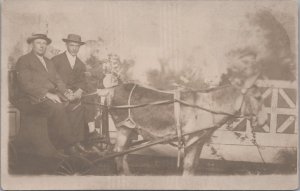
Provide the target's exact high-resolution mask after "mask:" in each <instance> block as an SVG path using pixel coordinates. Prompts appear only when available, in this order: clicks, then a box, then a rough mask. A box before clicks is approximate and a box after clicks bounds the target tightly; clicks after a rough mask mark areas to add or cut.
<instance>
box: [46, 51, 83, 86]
mask: <svg viewBox="0 0 300 191" xmlns="http://www.w3.org/2000/svg"><path fill="white" fill-rule="evenodd" d="M52 61H53V63H54V66H55V68H56V70H57V72H58V74H59V75H60V77H61V79H62V80H63V81H64V82H65V84H66V85H67V88H68V89H71V90H73V91H76V90H77V89H79V88H80V89H82V90H84V91H86V85H87V84H86V78H85V71H86V67H85V65H84V63H83V62H82V61H81V60H80V59H79V58H76V61H75V65H74V68H73V69H72V68H71V65H70V63H69V60H68V57H67V55H66V52H64V53H62V54H59V55H57V56H55V57H53V58H52Z"/></svg>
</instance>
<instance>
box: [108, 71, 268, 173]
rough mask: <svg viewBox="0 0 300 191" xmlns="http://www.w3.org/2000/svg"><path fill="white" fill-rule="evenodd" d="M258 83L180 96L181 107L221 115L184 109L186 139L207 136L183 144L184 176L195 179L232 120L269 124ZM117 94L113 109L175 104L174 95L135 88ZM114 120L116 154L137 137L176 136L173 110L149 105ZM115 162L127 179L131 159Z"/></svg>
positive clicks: (119, 111) (248, 81)
mask: <svg viewBox="0 0 300 191" xmlns="http://www.w3.org/2000/svg"><path fill="white" fill-rule="evenodd" d="M256 79H257V76H254V77H250V78H248V79H245V80H244V82H243V83H241V82H239V83H237V82H235V81H232V83H231V84H229V85H225V86H222V87H219V88H216V89H212V90H211V91H207V92H197V91H184V92H182V93H181V97H180V100H181V101H182V103H188V104H191V105H196V106H201V107H203V108H207V109H209V110H211V111H220V113H218V112H217V113H214V112H211V111H208V110H203V109H199V108H195V107H190V106H189V105H188V104H181V106H180V116H179V118H180V126H181V129H182V133H189V132H193V131H197V130H201V129H203V130H204V132H205V136H203V134H202V133H195V134H191V135H189V136H185V137H184V138H183V141H184V142H185V156H184V158H183V175H194V174H195V169H196V168H195V167H196V166H197V165H198V162H199V157H200V154H201V151H202V148H203V146H204V144H205V143H206V142H207V141H208V139H209V138H210V137H211V136H212V134H213V133H214V131H216V130H217V129H218V128H219V127H220V126H221V125H222V124H224V123H225V122H226V121H227V120H229V119H230V117H232V116H231V115H229V114H232V115H237V114H238V115H241V116H248V117H249V119H250V120H251V123H252V125H253V126H254V125H260V126H261V125H264V124H265V122H266V120H267V114H266V112H265V110H264V105H263V102H264V101H263V99H262V96H261V93H260V91H259V90H258V87H257V86H256V85H255V81H256ZM114 91H115V95H114V98H113V100H112V105H113V106H114V105H115V106H117V105H127V104H130V105H136V104H144V103H150V102H155V101H159V100H172V99H174V95H173V94H171V93H167V92H161V91H156V90H153V89H150V88H145V87H141V86H136V85H135V84H123V85H120V86H117V87H115V89H114ZM224 113H226V114H224ZM227 113H228V115H227ZM111 114H112V116H113V120H114V121H115V123H116V124H117V125H116V126H117V137H116V145H115V151H117V152H121V151H124V150H126V149H128V147H129V145H130V143H131V140H132V136H133V135H134V134H136V133H138V134H140V135H141V136H142V137H143V138H144V139H146V140H152V139H157V138H162V137H166V136H170V135H176V133H177V131H176V123H175V117H174V104H165V105H149V106H146V107H139V108H134V109H130V110H126V109H115V110H114V109H112V110H111ZM128 117H129V118H128ZM210 127H213V128H210ZM115 160H116V164H117V169H118V171H119V173H122V174H125V175H129V174H130V169H129V165H128V162H127V156H126V155H124V156H121V157H117V158H116V159H115Z"/></svg>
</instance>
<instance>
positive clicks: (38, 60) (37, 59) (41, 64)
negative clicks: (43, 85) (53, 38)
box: [32, 53, 48, 73]
mask: <svg viewBox="0 0 300 191" xmlns="http://www.w3.org/2000/svg"><path fill="white" fill-rule="evenodd" d="M32 59H33V61H34V63H35V65H37V67H39V68H40V69H41V70H42V71H44V72H46V73H48V71H47V70H46V68H45V66H44V65H43V63H42V62H41V61H40V59H39V58H38V57H37V56H36V55H35V54H34V53H32ZM45 63H46V66H47V69H48V65H47V62H46V60H45Z"/></svg>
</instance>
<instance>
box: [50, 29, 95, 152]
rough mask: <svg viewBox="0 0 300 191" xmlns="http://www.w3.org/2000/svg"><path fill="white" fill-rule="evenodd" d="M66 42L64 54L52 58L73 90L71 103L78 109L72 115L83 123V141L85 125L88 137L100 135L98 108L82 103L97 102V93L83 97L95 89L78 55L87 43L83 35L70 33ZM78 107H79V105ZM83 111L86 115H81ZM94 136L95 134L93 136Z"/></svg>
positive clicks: (81, 135)
mask: <svg viewBox="0 0 300 191" xmlns="http://www.w3.org/2000/svg"><path fill="white" fill-rule="evenodd" d="M62 40H63V41H64V42H65V43H66V48H67V50H66V51H65V52H63V53H62V54H59V55H57V56H55V57H53V58H52V61H53V63H54V66H55V68H56V70H57V72H58V73H59V75H60V76H61V78H62V80H63V81H64V82H65V84H66V85H67V88H69V89H70V90H71V91H72V95H73V100H72V102H71V103H70V104H72V105H74V107H76V109H75V110H74V111H73V114H72V115H70V118H71V120H72V121H77V125H81V127H82V130H81V131H80V132H81V133H80V134H78V138H79V139H80V140H81V141H85V136H84V128H83V127H84V126H85V124H87V125H88V128H89V130H88V131H89V134H88V137H91V136H92V135H95V134H96V135H98V133H97V132H96V131H95V122H94V121H95V119H94V118H95V116H96V109H95V108H94V107H93V106H91V105H85V104H80V102H81V100H83V102H85V101H87V102H91V103H93V102H95V100H96V99H97V95H94V96H89V97H85V98H84V99H81V98H82V94H83V92H85V93H87V92H90V91H93V90H92V89H91V88H90V86H89V85H88V83H87V80H86V76H85V72H86V66H85V64H84V63H83V62H82V61H81V60H80V59H79V58H78V57H77V54H78V52H79V49H80V46H81V45H84V44H85V43H84V42H82V41H81V36H79V35H76V34H69V35H68V37H67V38H64V39H62ZM79 104H80V106H78V105H79ZM76 105H77V106H78V107H77V106H76ZM81 113H83V114H84V116H81ZM93 137H94V136H93ZM80 149H81V150H82V151H87V150H85V148H84V147H83V146H81V147H80Z"/></svg>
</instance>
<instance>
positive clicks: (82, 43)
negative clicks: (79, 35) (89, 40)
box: [62, 38, 85, 45]
mask: <svg viewBox="0 0 300 191" xmlns="http://www.w3.org/2000/svg"><path fill="white" fill-rule="evenodd" d="M62 41H64V42H76V43H78V44H79V45H84V44H85V42H81V41H75V40H69V39H65V38H63V39H62Z"/></svg>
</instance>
